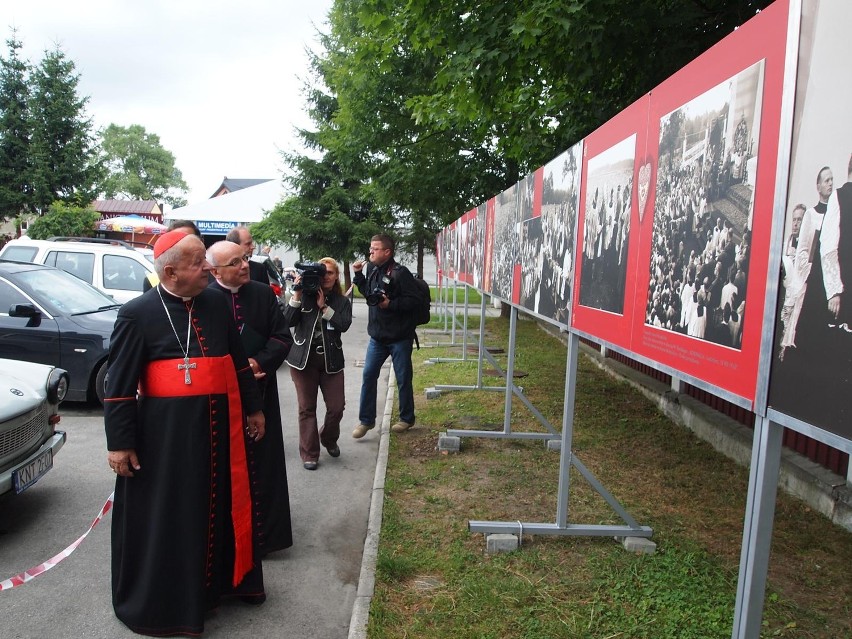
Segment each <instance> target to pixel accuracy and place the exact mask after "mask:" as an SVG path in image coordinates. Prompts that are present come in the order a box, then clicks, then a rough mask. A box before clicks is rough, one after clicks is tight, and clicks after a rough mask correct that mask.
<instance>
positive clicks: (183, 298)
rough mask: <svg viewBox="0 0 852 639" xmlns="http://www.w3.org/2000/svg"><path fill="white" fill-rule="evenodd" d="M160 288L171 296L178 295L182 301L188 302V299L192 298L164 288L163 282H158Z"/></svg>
mask: <svg viewBox="0 0 852 639" xmlns="http://www.w3.org/2000/svg"><path fill="white" fill-rule="evenodd" d="M160 288H161V289H163V290H164V291H165V292H166V293H168V294H169V295H171V296H172V297H179V298H180V299H182V300H183V301H184V302H188V301H189V300H191V299H192V298H191V297H185V296H183V295H178V294H177V293H172V292H171V291H170V290H169V289H167V288H166V286H165V284H163V283H162V282H160Z"/></svg>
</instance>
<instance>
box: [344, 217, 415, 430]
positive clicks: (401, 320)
mask: <svg viewBox="0 0 852 639" xmlns="http://www.w3.org/2000/svg"><path fill="white" fill-rule="evenodd" d="M393 256H394V241H393V238H391V237H390V236H388V235H385V234H379V235H374V236H373V237H372V238H371V240H370V263H369V264H368V265H367V272H366V275H365V274H364V273H363V272H362V270H363V268H364V265H365V264H364V261H362V260H358V261H357V262H355V263H354V264H353V265H352V268H353V269H354V270H355V276H354V278H353V281H354V283H355V285H356V286H357V287H358V290H359V291H361V294H362V295H363V296H364V297H365V299H366V300H367V305H368V307H369V317H368V321H367V332H368V333H369V334H370V344H369V345H368V346H367V354H366V356H365V357H364V374H363V377H362V380H361V404H360V407H359V410H358V421H359V424H358V426H357V427H356V428H355V430H354V431H352V437H354V438H355V439H360V438H361V437H363V436H364V435H366V434H367V431H368V430H370V429H372V428H373V427H374V426H375V425H376V392H377V383H378V379H379V372H380V371H381V368H382V365H383V364H384V363H385V360H387V358H388V357H390V358H391V360H392V361H393V370H394V374H395V375H396V383H397V390H398V391H399V421H398V422H396V423H395V424H394V425H393V426H392V427H391V430H392V431H393V432H395V433H401V432H405V431H407V430H408V429H409V428H411V427H412V426H414V388H413V386H412V378H413V370H412V366H411V351H412V348H413V343H414V331H415V328H416V326H415V324H414V318H413V315H412V311H413V310H414V308H415V307H416V306H417V303H418V297H417V289H416V288H415V287H416V286H417V285H416V284H415V282H414V278H413V277H412V275H411V272H410V271H409V270H408V269H407V268H405V267H404V266H402V265H401V264H398V263H397V262H396V261H395V260H394V257H393Z"/></svg>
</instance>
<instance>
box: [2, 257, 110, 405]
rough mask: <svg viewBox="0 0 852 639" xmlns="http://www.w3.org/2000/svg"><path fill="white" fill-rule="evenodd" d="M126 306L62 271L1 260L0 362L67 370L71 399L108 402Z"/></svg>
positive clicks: (38, 265)
mask: <svg viewBox="0 0 852 639" xmlns="http://www.w3.org/2000/svg"><path fill="white" fill-rule="evenodd" d="M120 306H121V305H120V304H118V303H117V302H116V301H115V300H114V299H113V298H111V297H108V296H106V295H104V294H103V293H101V292H100V291H99V290H98V289H96V288H95V287H93V286H91V285H90V284H87V283H86V282H83V281H82V280H80V279H78V278H76V277H74V276H73V275H70V274H68V273H66V272H65V271H62V270H60V269H56V268H52V267H50V266H42V265H40V264H25V263H21V262H9V261H4V260H0V357H6V358H8V359H17V360H23V361H26V362H36V363H39V364H50V365H52V366H58V367H60V368H63V369H65V370H66V371H68V375H69V377H70V383H69V388H68V394H67V396H66V399H68V400H71V401H87V400H95V399H97V400H98V401H101V402H103V397H104V382H105V380H106V370H107V356H108V355H109V340H110V336H111V334H112V327H113V324H114V323H115V317H116V314H117V309H118V308H119V307H120Z"/></svg>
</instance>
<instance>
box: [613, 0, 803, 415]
mask: <svg viewBox="0 0 852 639" xmlns="http://www.w3.org/2000/svg"><path fill="white" fill-rule="evenodd" d="M788 9H789V8H788V6H787V2H777V3H775V4H774V5H772V6H770V7H769V8H768V9H767V10H766V11H763V12H761V13H760V14H759V15H758V16H757V17H755V18H754V19H753V20H751V21H749V22H748V23H746V24H745V25H743V26H742V27H741V28H740V29H738V30H737V31H735V32H734V33H733V34H731V35H730V36H728V37H727V38H725V39H724V40H723V41H722V42H720V43H719V44H718V45H716V46H715V47H713V48H712V49H710V50H709V51H708V52H706V53H705V54H704V55H702V56H701V57H699V58H698V59H696V60H694V61H693V62H692V63H690V64H689V65H687V66H686V67H684V68H683V69H681V70H680V71H679V72H678V73H676V74H675V75H673V76H672V77H671V78H669V79H668V80H666V82H664V83H663V84H661V85H660V86H659V87H657V88H656V89H654V91H652V93H651V101H650V118H649V120H648V123H649V127H648V149H649V153H648V155H647V157H646V158H645V161H644V162H643V164H644V165H645V166H646V167H648V168H646V169H644V170H643V173H644V175H647V176H648V182H647V184H648V191H649V193H648V197H647V202H646V204H645V207H646V209H645V211H644V215H640V216H639V224H638V229H637V230H638V232H639V238H638V239H639V241H638V255H637V262H636V266H637V275H636V289H635V301H634V309H635V313H634V316H633V330H632V331H631V334H632V342H631V349H630V350H632V351H633V352H634V353H637V354H639V355H642V356H644V357H646V358H648V359H650V360H653V361H655V362H659V363H660V364H662V365H664V366H666V367H669V368H671V369H674V370H676V371H679V372H682V373H685V374H686V375H689V376H691V377H694V378H696V379H699V380H702V381H704V382H706V383H708V384H710V385H712V386H715V387H718V388H721V389H724V390H726V391H728V392H730V393H732V394H733V395H736V396H738V397H740V398H743V399H745V400H747V401H748V402H749V403H750V405H752V404H753V402H754V398H755V391H756V386H757V377H758V365H759V351H760V344H761V330H762V325H763V316H764V310H765V309H764V305H765V295H766V285H767V269H768V263H769V250H770V246H769V245H770V236H771V231H772V223H773V198H774V194H775V180H776V173H777V165H778V138H779V131H780V126H781V122H780V118H781V103H782V88H783V74H784V63H785V51H786V46H787V42H786V38H787V21H788ZM644 175H643V176H642V178H641V179H642V180H643V181H644V179H645V178H644ZM775 276H776V275H775V274H773V277H775Z"/></svg>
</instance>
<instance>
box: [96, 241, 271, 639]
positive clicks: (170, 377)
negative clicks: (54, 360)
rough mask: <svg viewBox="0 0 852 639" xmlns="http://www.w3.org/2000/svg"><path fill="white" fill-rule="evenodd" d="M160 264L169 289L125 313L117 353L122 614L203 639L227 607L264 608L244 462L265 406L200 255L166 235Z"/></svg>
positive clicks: (107, 414) (115, 528)
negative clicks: (239, 603)
mask: <svg viewBox="0 0 852 639" xmlns="http://www.w3.org/2000/svg"><path fill="white" fill-rule="evenodd" d="M154 257H155V267H156V270H157V273H158V275H159V278H160V283H159V284H158V285H157V286H156V287H154V288H152V289H150V290H149V291H147V292H146V293H144V294H143V295H141V296H140V297H137V298H136V299H134V300H131V301H130V302H127V303H126V304H125V305H124V306H122V307H121V309H120V310H119V313H118V318H117V319H116V323H115V328H114V330H113V335H112V341H111V348H110V357H109V375H108V378H107V389H106V398H105V401H104V423H105V428H106V439H107V449H108V451H109V453H108V456H107V457H108V461H109V465H110V467H111V468H112V469H113V470H114V472H115V473H116V475H117V477H116V484H115V503H114V507H113V516H112V599H113V608H114V609H115V614H116V616H117V617H118V618H119V619H120V620H121V621H122V622H123V623H124V624H125V625H127V627H128V628H130V629H131V630H133V631H134V632H136V633H139V634H148V635H153V636H169V635H177V634H198V633H201V632H202V631H203V630H204V616H205V614H206V613H207V612H208V611H209V610H211V609H213V608H215V607H216V606H217V604H218V602H219V600H220V599H221V598H222V597H228V596H235V597H236V596H238V597H240V598H242V599H243V600H244V601H246V602H247V603H252V604H259V603H263V601H264V600H265V599H266V595H265V593H264V589H263V571H262V567H261V564H260V561H255V559H254V557H253V539H252V504H251V494H250V491H249V473H248V465H247V462H246V449H247V448H249V449H250V448H251V447H253V446H255V445H256V443H257V442H258V441H260V440H261V439H262V437H263V435H264V432H265V419H264V415H263V412H262V410H261V408H262V406H263V399H262V397H261V394H260V392H259V391H258V387H257V383H256V381H255V379H254V376H253V375H252V370H251V368H250V367H249V363H248V360H247V359H246V355H245V350H244V348H243V345H242V341H241V340H240V334H239V332H238V331H237V327H236V324H235V322H234V321H233V320H232V319H230V317H229V312H230V311H229V309H228V305H227V302H226V300H225V298H224V297H223V296H222V295H221V294H219V293H217V292H216V291H212V290H208V288H207V284H208V273H209V271H210V265H209V264H208V263H207V260H206V255H205V250H204V243H203V242H202V241H201V240H200V239H199V238H197V237H196V236H194V235H189V234H186V233H184V232H182V231H179V230H178V231H170V232H169V233H166V234H164V235H162V236H161V237H160V238H159V239H158V241H157V243H156V244H155V246H154Z"/></svg>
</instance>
